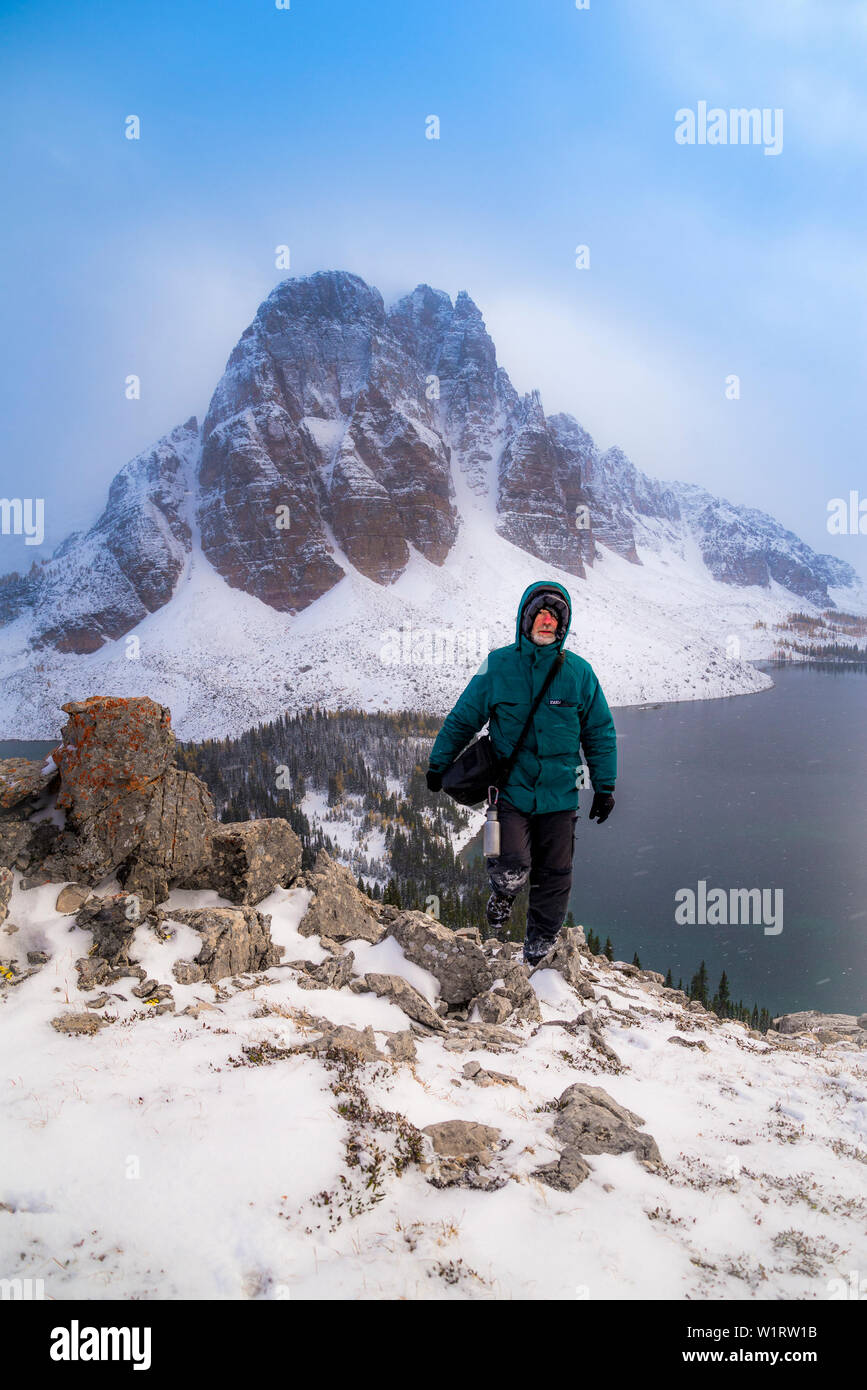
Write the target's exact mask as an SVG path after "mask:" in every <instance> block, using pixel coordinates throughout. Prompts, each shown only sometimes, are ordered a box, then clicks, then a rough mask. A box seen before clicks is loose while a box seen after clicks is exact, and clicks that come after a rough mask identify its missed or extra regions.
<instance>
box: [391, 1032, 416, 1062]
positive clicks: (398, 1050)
mask: <svg viewBox="0 0 867 1390" xmlns="http://www.w3.org/2000/svg"><path fill="white" fill-rule="evenodd" d="M385 1045H386V1047H387V1048H388V1050H389V1052H390V1053H391V1055H392V1057H394V1059H395V1061H397V1062H414V1061H415V1059H416V1057H417V1055H418V1054H417V1052H416V1049H415V1040H414V1038H413V1036H412V1033H411V1032H410V1030H409V1029H408V1028H407V1029H406V1031H405V1032H403V1033H389V1034H388V1037H387V1038H386V1040H385Z"/></svg>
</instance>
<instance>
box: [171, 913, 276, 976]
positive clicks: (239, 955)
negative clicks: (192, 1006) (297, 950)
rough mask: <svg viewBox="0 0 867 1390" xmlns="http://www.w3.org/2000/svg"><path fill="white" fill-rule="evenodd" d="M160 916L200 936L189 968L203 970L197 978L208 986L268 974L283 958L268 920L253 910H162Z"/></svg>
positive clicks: (263, 914)
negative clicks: (260, 972) (256, 973)
mask: <svg viewBox="0 0 867 1390" xmlns="http://www.w3.org/2000/svg"><path fill="white" fill-rule="evenodd" d="M159 915H160V919H161V920H162V921H165V922H184V923H186V924H187V925H188V926H191V927H193V928H194V929H195V930H196V931H197V932H198V933H199V934H200V936H201V938H202V946H201V949H200V951H199V953H198V955H197V956H196V958H195V960H194V961H193V962H192V964H194V965H198V966H201V967H202V970H203V974H202V976H200V977H199V978H201V979H205V980H208V981H210V983H211V984H216V983H217V981H218V980H223V979H225V978H226V977H227V976H229V975H243V974H246V973H247V972H249V971H257V970H268V969H270V967H271V966H272V965H277V964H279V962H280V958H281V956H282V955H283V948H282V946H275V944H274V942H273V941H272V940H271V918H270V916H269V915H268V914H267V913H263V912H258V911H257V910H256V908H254V907H185V908H174V909H172V911H171V912H169V911H167V910H165V909H161V910H159ZM177 978H178V977H177V975H175V979H177ZM178 983H180V981H178Z"/></svg>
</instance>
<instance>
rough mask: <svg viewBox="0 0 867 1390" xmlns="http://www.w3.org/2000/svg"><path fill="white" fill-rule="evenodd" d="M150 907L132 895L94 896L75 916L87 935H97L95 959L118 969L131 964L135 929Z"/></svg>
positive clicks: (94, 942)
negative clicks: (117, 966) (131, 947)
mask: <svg viewBox="0 0 867 1390" xmlns="http://www.w3.org/2000/svg"><path fill="white" fill-rule="evenodd" d="M150 906H151V905H150V903H142V902H141V900H140V899H138V898H136V897H134V896H132V895H130V894H128V893H113V894H111V895H109V896H106V897H100V896H99V895H98V894H96V893H91V894H90V896H89V897H88V898H87V900H86V901H85V902H84V903H83V905H82V906H81V907H80V908H79V909H78V912H77V913H76V914H75V921H76V923H77V925H78V926H79V927H83V928H84V930H85V931H91V932H93V944H94V948H95V949H94V955H97V956H101V957H102V958H103V959H104V960H106V961H108V963H109V964H110V965H117V964H119V963H120V962H128V961H129V948H130V945H131V943H132V938H133V935H134V934H135V929H136V927H137V926H138V924H139V922H140V921H142V920H143V918H144V917H145V916H147V910H148V909H149V908H150ZM142 909H144V912H143V911H142Z"/></svg>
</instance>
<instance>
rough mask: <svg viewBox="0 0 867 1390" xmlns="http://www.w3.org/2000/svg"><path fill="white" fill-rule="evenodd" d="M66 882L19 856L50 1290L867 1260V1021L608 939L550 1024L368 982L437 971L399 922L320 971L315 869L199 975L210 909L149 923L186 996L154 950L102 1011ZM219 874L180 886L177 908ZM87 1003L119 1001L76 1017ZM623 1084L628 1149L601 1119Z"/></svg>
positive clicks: (603, 1287)
mask: <svg viewBox="0 0 867 1390" xmlns="http://www.w3.org/2000/svg"><path fill="white" fill-rule="evenodd" d="M104 887H105V885H101V889H102V888H104ZM56 893H57V885H56V884H55V885H45V886H44V887H41V888H35V889H31V890H28V891H24V890H22V888H21V886H20V877H19V876H18V875H16V876H15V884H14V887H13V891H12V898H11V916H12V917H13V918H14V921H15V923H16V924H17V926H18V929H19V930H18V932H17V933H16V934H14V936H2V937H0V941H3V942H4V945H3V946H2V947H0V960H2V961H3V965H4V972H3V974H2V975H0V991H2V993H0V1036H2V1039H3V1045H4V1055H5V1056H6V1057H7V1058H8V1059H9V1062H8V1066H7V1085H6V1086H5V1087H4V1091H3V1097H2V1106H3V1116H2V1131H3V1135H4V1153H3V1165H2V1171H0V1251H2V1258H3V1261H4V1263H5V1266H6V1267H7V1268H9V1269H13V1268H14V1272H15V1273H16V1275H19V1276H20V1277H22V1278H39V1279H42V1280H44V1285H45V1296H46V1297H51V1298H56V1299H58V1300H68V1299H78V1298H87V1299H103V1298H109V1297H110V1298H123V1299H127V1298H130V1299H147V1298H207V1299H239V1298H263V1299H270V1298H287V1297H291V1298H293V1299H295V1298H298V1299H310V1298H316V1299H322V1298H327V1299H345V1298H430V1299H466V1298H471V1299H494V1298H496V1299H501V1298H516V1299H533V1300H536V1299H539V1300H542V1299H545V1300H548V1299H552V1298H553V1299H562V1298H564V1297H566V1298H592V1299H605V1298H617V1299H624V1298H626V1299H629V1298H648V1297H649V1298H656V1299H685V1298H689V1299H693V1300H701V1299H705V1298H713V1299H720V1298H723V1299H732V1298H742V1297H748V1298H755V1299H760V1300H766V1301H768V1302H776V1301H778V1300H780V1299H805V1300H806V1299H825V1298H828V1297H829V1296H830V1293H829V1290H830V1288H831V1284H830V1281H831V1280H832V1279H835V1278H838V1279H844V1280H845V1279H846V1278H847V1277H848V1272H849V1271H850V1270H852V1269H857V1268H861V1269H863V1268H864V1267H865V1261H867V1237H865V1220H864V1216H865V1201H867V1198H865V1192H864V1177H863V1175H864V1161H865V1156H867V1053H865V1046H867V1031H865V1030H864V1029H863V1028H856V1029H855V1030H854V1031H853V1032H851V1033H850V1034H849V1035H848V1036H845V1037H844V1036H841V1035H840V1034H839V1033H837V1032H834V1031H833V1030H831V1031H824V1032H823V1033H822V1036H821V1037H820V1036H819V1035H818V1033H817V1032H809V1033H800V1034H797V1035H791V1036H784V1035H783V1034H780V1033H775V1032H769V1033H767V1034H765V1035H762V1034H758V1033H755V1032H752V1031H750V1030H749V1029H747V1028H746V1027H745V1026H743V1025H740V1024H735V1023H733V1022H724V1021H720V1020H718V1019H716V1017H715V1016H714V1015H712V1014H709V1013H706V1012H705V1011H704V1010H702V1009H701V1008H700V1007H696V1005H695V1004H692V1005H691V1007H686V1000H685V999H684V997H683V996H682V995H679V994H678V993H677V992H676V991H672V990H666V989H664V988H663V987H662V986H661V984H660V983H659V977H658V976H654V974H653V973H652V972H645V971H640V970H637V971H636V972H635V973H627V972H625V971H624V970H617V969H616V968H615V967H614V965H613V964H609V963H608V962H607V961H606V960H605V959H604V957H600V956H593V955H591V954H590V953H589V951H588V950H587V948H586V947H585V946H582V947H581V948H580V952H581V972H582V980H581V985H582V991H583V993H582V994H579V993H578V992H577V991H576V990H575V989H573V988H572V987H571V986H569V985H568V984H567V983H566V981H565V980H564V979H563V977H562V976H561V975H559V974H558V972H557V971H554V970H550V969H545V970H539V971H537V972H535V974H534V975H533V977H532V981H531V985H532V988H533V989H534V990H535V992H536V994H537V997H538V1001H539V1007H540V1010H541V1014H542V1021H541V1023H540V1024H533V1023H528V1022H521V1021H519V1020H517V1019H516V1018H512V1019H508V1020H507V1021H506V1022H505V1024H504V1025H502V1026H497V1025H483V1024H479V1023H476V1024H473V1022H472V1021H467V1022H463V1021H461V1013H460V1011H454V1012H453V1013H452V1014H449V1013H445V1014H444V1015H443V1017H442V1020H441V1021H442V1024H443V1027H442V1028H441V1029H440V1030H439V1031H436V1030H434V1029H431V1028H425V1027H424V1026H422V1025H421V1024H418V1023H415V1022H413V1021H411V1020H409V1019H408V1018H407V1017H406V1015H405V1014H403V1012H402V1011H401V1010H400V1009H399V1008H398V1007H397V1006H396V1005H395V1004H394V1003H393V1002H391V1001H390V1000H389V999H387V998H379V997H377V996H376V994H374V993H372V992H361V993H358V992H356V989H357V987H358V975H359V974H361V973H365V972H367V971H373V972H381V973H386V974H398V975H400V976H401V977H402V978H405V979H407V980H408V981H409V983H411V984H412V985H413V986H414V987H415V988H416V989H418V990H419V991H420V992H421V993H422V994H424V995H425V997H426V998H427V999H428V1000H429V1001H431V1002H434V1001H435V1000H436V998H437V991H436V988H435V982H434V981H432V978H425V976H426V972H425V971H423V970H420V969H419V968H418V967H412V966H411V965H410V964H409V963H408V962H406V960H405V959H404V958H403V953H402V952H401V951H400V948H399V946H398V945H397V943H396V942H395V941H394V939H393V938H386V939H385V940H383V941H381V942H380V943H378V944H377V945H370V944H369V943H363V942H347V943H346V944H345V946H344V947H342V948H338V949H339V950H340V951H341V953H342V952H345V951H348V950H351V951H353V952H354V953H356V955H355V965H354V972H355V974H354V978H353V980H352V981H351V983H350V984H348V985H346V986H345V987H343V988H341V989H333V988H321V989H316V988H312V989H311V988H304V987H302V985H301V983H300V981H301V980H302V979H303V978H305V977H304V971H303V968H302V967H301V966H292V965H291V964H289V963H288V962H290V961H291V960H293V959H298V960H302V959H306V960H307V961H310V960H311V959H318V960H324V959H326V958H327V956H328V950H327V949H326V948H325V947H323V946H322V944H321V942H319V941H318V939H316V938H309V937H304V936H302V935H301V934H300V933H299V932H298V926H299V924H300V922H301V920H302V918H303V914H304V912H305V910H306V907H307V905H308V903H309V894H308V893H307V892H306V891H305V890H303V889H291V888H290V889H282V888H278V889H275V890H274V892H273V893H272V894H271V895H270V896H269V897H268V898H267V899H265V900H263V902H262V903H261V904H260V910H262V911H264V912H267V913H269V914H270V915H271V931H272V939H273V940H274V941H275V942H277V943H279V944H280V945H281V946H282V947H283V948H284V957H283V959H284V962H286V963H283V964H280V965H277V966H274V967H272V968H270V969H268V970H265V971H262V972H260V973H259V974H256V975H246V976H239V977H235V978H233V979H226V980H223V981H221V982H220V983H219V984H218V985H213V986H212V985H208V984H204V983H199V984H193V985H182V984H177V983H174V982H173V981H172V964H173V962H174V961H175V960H176V959H179V958H181V957H182V956H183V955H184V953H186V954H187V955H189V951H190V947H191V945H192V944H194V942H192V941H191V939H190V929H189V928H180V924H178V927H179V930H178V932H177V934H176V935H175V936H171V935H168V936H167V938H166V939H165V940H162V939H159V938H158V936H157V935H154V934H152V933H151V934H149V933H148V930H147V928H146V927H145V926H144V925H139V927H138V928H137V929H136V934H135V941H134V950H133V955H135V953H136V951H138V953H139V956H140V963H141V966H142V967H143V969H144V970H145V971H146V972H147V973H148V974H149V975H150V976H151V978H152V980H155V981H159V982H162V983H164V984H165V983H168V982H171V990H172V995H173V1000H174V1005H175V1007H174V1011H172V1010H171V1007H169V1009H168V1010H167V1011H165V1012H162V1013H159V1012H157V1010H156V1008H155V1007H154V1005H153V1004H149V1003H147V1002H146V1001H145V1000H143V999H142V998H140V997H136V996H135V995H134V994H133V993H132V988H131V986H132V985H133V978H132V977H123V978H120V979H117V980H115V981H114V982H113V983H112V984H110V985H108V986H106V987H105V989H104V991H102V992H105V993H107V994H108V999H107V1000H106V1001H104V1002H103V1003H102V1005H101V1007H100V1008H97V1009H93V1010H88V1009H87V1004H88V1003H89V1002H91V1003H95V1002H97V1001H98V1000H99V997H100V989H94V990H88V991H84V992H82V991H79V990H78V988H77V980H76V971H75V968H74V962H75V959H76V958H77V957H81V956H85V955H86V953H87V950H88V947H89V942H90V934H89V932H86V931H84V930H82V929H81V928H80V927H78V926H77V925H76V924H75V923H74V922H71V919H70V918H69V917H66V916H63V915H61V914H59V913H57V912H56V911H55V910H54V906H53V903H54V899H55V897H56ZM206 905H213V895H212V894H209V893H206V892H204V891H201V892H192V891H184V892H180V891H178V890H173V892H172V894H171V897H170V899H169V902H168V903H167V904H166V905H165V910H166V914H167V922H168V919H170V914H171V910H172V908H175V909H179V908H181V907H190V906H206ZM164 925H166V923H164ZM70 928H71V929H70ZM192 936H193V937H194V936H195V933H192ZM576 940H577V938H576ZM499 950H500V948H499V947H497V946H493V945H489V947H488V951H489V953H490V954H491V957H492V963H493V964H494V970H493V974H494V975H496V974H497V969H496V958H497V953H498V952H499ZM37 951H41V952H43V953H44V954H45V955H47V956H48V959H47V961H46V962H45V963H44V964H41V965H35V966H32V967H28V965H27V953H28V952H30V953H35V952H37ZM28 968H29V969H32V973H30V974H28V973H27V970H28ZM7 975H9V976H10V977H11V979H7V978H6V976H7ZM64 1012H76V1013H79V1014H86V1013H88V1012H90V1013H92V1014H94V1015H98V1016H99V1017H100V1018H101V1019H103V1021H104V1022H103V1026H101V1027H98V1028H97V1030H96V1031H95V1032H94V1033H92V1034H91V1035H71V1036H70V1035H66V1034H60V1033H58V1032H56V1031H55V1030H54V1029H53V1028H52V1027H51V1020H52V1019H53V1018H55V1017H57V1016H58V1015H60V1014H62V1013H64ZM464 1012H465V1011H464ZM109 1020H111V1021H109ZM396 1037H399V1038H410V1039H411V1040H412V1042H413V1043H414V1047H408V1046H407V1047H403V1046H401V1047H400V1048H399V1049H398V1048H395V1049H391V1048H390V1047H389V1046H388V1044H389V1042H390V1040H392V1039H394V1038H396ZM328 1039H330V1042H329V1043H328V1046H327V1047H326V1046H325V1040H328ZM675 1039H678V1040H679V1042H677V1043H675V1042H674V1041H673V1040H675ZM317 1040H320V1041H319V1042H317ZM353 1040H357V1044H358V1046H357V1048H356V1043H355V1041H353ZM357 1050H360V1051H361V1052H362V1053H363V1054H365V1055H368V1056H369V1057H370V1058H371V1060H369V1061H360V1060H358V1057H357V1056H356V1051H357ZM413 1053H414V1054H415V1055H414V1059H413ZM401 1056H403V1057H405V1058H406V1060H399V1057H401ZM570 1087H571V1088H573V1089H572V1090H568V1088H570ZM575 1088H577V1089H575ZM589 1088H599V1089H598V1090H593V1089H589ZM560 1097H566V1098H567V1099H568V1098H571V1099H572V1108H571V1109H570V1111H569V1112H568V1115H567V1112H566V1111H565V1110H558V1100H559V1098H560ZM564 1103H565V1101H564ZM598 1104H602V1106H603V1111H602V1112H600V1113H606V1112H605V1107H608V1109H609V1111H611V1113H615V1112H616V1113H617V1114H622V1115H624V1116H626V1118H627V1121H628V1123H620V1122H618V1123H617V1124H614V1123H613V1122H612V1124H611V1126H609V1128H610V1129H611V1131H612V1132H614V1131H616V1133H617V1135H619V1136H620V1139H621V1140H622V1141H623V1142H624V1143H626V1144H627V1145H630V1144H631V1145H633V1148H629V1147H627V1148H625V1149H624V1151H622V1152H607V1151H605V1149H606V1147H611V1146H612V1145H611V1144H609V1143H607V1141H606V1130H605V1126H603V1127H602V1130H601V1131H600V1132H599V1133H598V1134H597V1133H595V1132H594V1133H591V1131H590V1130H587V1131H585V1132H582V1127H581V1126H582V1123H583V1122H582V1120H581V1117H582V1116H583V1117H585V1119H586V1117H587V1116H590V1117H592V1115H593V1114H594V1113H596V1107H597V1105H598ZM611 1107H613V1110H611ZM627 1112H629V1113H628V1115H627ZM558 1115H559V1117H560V1120H561V1123H559V1124H558V1134H559V1135H560V1137H559V1138H558V1137H557V1135H556V1134H555V1133H553V1132H552V1130H553V1127H554V1124H555V1121H557V1120H558ZM569 1115H571V1116H572V1117H573V1118H572V1119H569V1117H568V1116H569ZM591 1129H592V1125H591ZM564 1136H568V1143H567V1139H566V1137H564ZM624 1136H625V1137H624ZM609 1138H610V1135H609ZM654 1141H655V1145H656V1146H657V1148H658V1151H659V1157H660V1159H661V1162H660V1163H657V1162H656V1161H655V1160H654V1157H653V1156H654V1152H655V1151H654V1149H653V1142H654ZM575 1143H577V1145H578V1147H577V1148H574V1147H569V1145H574V1144H575ZM636 1145H637V1147H635V1146H636ZM615 1147H616V1145H615ZM600 1150H602V1151H600ZM567 1160H568V1161H567ZM585 1170H586V1171H585Z"/></svg>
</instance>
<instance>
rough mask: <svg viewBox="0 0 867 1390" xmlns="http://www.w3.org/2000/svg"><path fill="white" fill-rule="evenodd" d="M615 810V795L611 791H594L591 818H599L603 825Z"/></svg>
mask: <svg viewBox="0 0 867 1390" xmlns="http://www.w3.org/2000/svg"><path fill="white" fill-rule="evenodd" d="M613 810H614V797H613V796H612V795H611V793H610V792H594V793H593V805H592V806H591V807H590V819H591V820H598V822H599V824H600V825H601V824H602V822H603V821H604V820H607V819H608V817H609V816H610V815H611V812H612V811H613Z"/></svg>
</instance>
